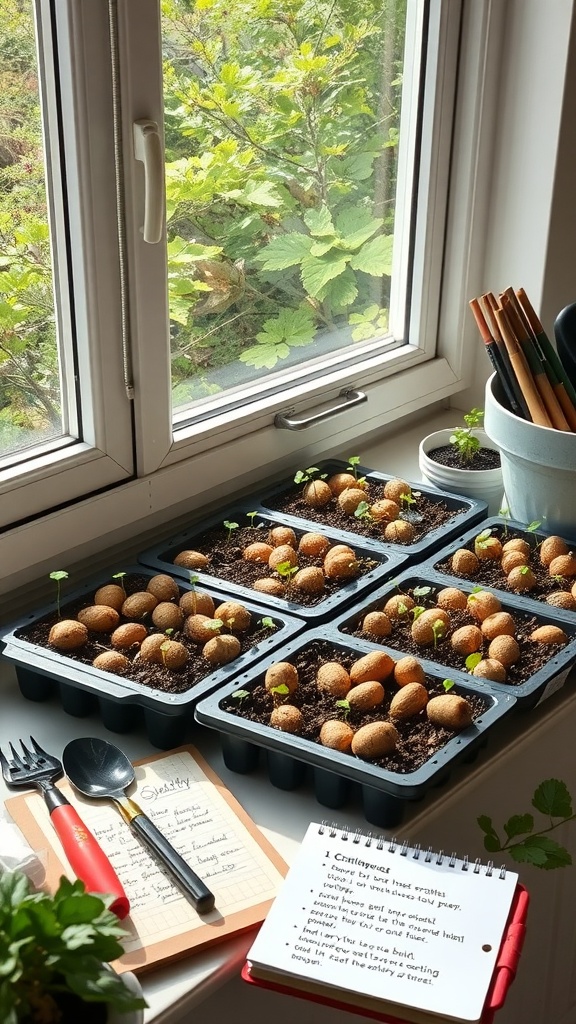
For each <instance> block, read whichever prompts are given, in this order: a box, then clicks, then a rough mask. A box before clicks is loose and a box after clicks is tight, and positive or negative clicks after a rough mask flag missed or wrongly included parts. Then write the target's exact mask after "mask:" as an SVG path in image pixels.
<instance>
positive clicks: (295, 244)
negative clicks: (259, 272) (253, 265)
mask: <svg viewBox="0 0 576 1024" xmlns="http://www.w3.org/2000/svg"><path fill="white" fill-rule="evenodd" d="M311 245H312V239H311V238H310V237H309V235H304V234H301V233H300V232H298V231H293V232H291V233H290V234H288V235H278V237H277V238H273V239H272V241H271V242H269V243H268V245H267V246H266V248H265V249H263V250H262V251H261V252H259V253H257V254H256V259H257V260H258V261H259V262H260V263H262V266H263V269H264V270H286V269H287V268H288V267H294V266H296V265H297V264H299V263H301V262H302V260H303V259H304V257H305V256H306V255H307V254H308V253H309V252H310V247H311Z"/></svg>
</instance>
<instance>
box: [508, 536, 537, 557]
mask: <svg viewBox="0 0 576 1024" xmlns="http://www.w3.org/2000/svg"><path fill="white" fill-rule="evenodd" d="M531 550H532V549H531V547H530V545H529V543H528V541H527V540H523V538H522V537H512V539H511V540H507V541H505V542H504V544H503V545H502V554H503V555H506V554H508V552H509V551H520V552H522V554H523V555H524V556H525V558H524V561H526V560H527V559H528V558H529V557H530V551H531Z"/></svg>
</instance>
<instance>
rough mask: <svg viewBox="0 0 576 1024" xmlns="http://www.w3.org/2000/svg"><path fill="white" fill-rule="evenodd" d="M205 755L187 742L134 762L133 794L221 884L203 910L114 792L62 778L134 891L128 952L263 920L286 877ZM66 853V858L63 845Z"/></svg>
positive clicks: (194, 940)
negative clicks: (102, 794)
mask: <svg viewBox="0 0 576 1024" xmlns="http://www.w3.org/2000/svg"><path fill="white" fill-rule="evenodd" d="M200 762H202V759H201V758H200V757H199V755H197V754H196V753H195V755H194V756H192V754H191V753H190V751H189V750H188V749H184V750H181V751H176V752H171V753H170V754H169V755H159V756H158V757H157V758H155V759H152V760H151V761H150V762H148V763H146V764H142V765H141V766H139V767H137V768H136V783H135V786H132V787H131V788H130V790H129V795H130V796H132V798H133V799H134V800H135V801H136V802H137V803H138V804H139V805H140V807H141V808H142V810H143V811H144V813H145V814H147V815H148V816H149V817H150V818H151V819H152V821H153V822H154V823H155V825H156V826H157V827H158V828H159V829H160V830H161V831H162V832H163V833H164V835H165V836H166V837H167V839H169V841H170V842H171V843H172V845H173V846H174V847H175V849H176V850H177V851H178V853H180V855H181V856H182V857H184V859H185V860H186V861H187V862H188V863H189V864H190V865H191V867H193V868H194V870H195V871H196V873H197V874H198V875H200V877H201V878H202V879H203V880H204V881H205V882H206V883H207V885H208V886H209V887H210V888H211V889H212V891H213V892H214V894H215V897H216V903H215V908H214V910H213V911H211V912H210V913H209V914H203V915H201V916H200V915H199V914H197V913H196V911H195V910H194V909H193V907H192V906H191V905H190V903H189V902H188V901H187V900H186V898H185V897H184V896H182V895H181V893H180V891H179V890H178V889H177V888H176V887H175V885H174V883H173V882H172V881H171V879H170V877H169V876H168V875H167V874H165V873H164V871H163V869H162V868H161V867H160V866H159V865H158V864H157V863H156V861H155V860H154V859H153V857H152V855H151V854H150V853H149V852H148V850H147V848H146V847H145V846H143V845H142V844H141V843H140V841H139V840H138V838H137V837H135V836H134V835H133V833H132V831H131V830H130V828H129V826H128V825H127V824H126V822H125V821H124V820H123V818H122V817H121V815H120V812H119V811H118V809H117V808H116V807H115V806H114V804H113V803H112V802H111V801H109V800H89V799H87V798H84V797H81V796H79V795H78V794H77V793H76V792H75V791H73V790H71V788H70V787H68V786H63V787H62V788H64V789H65V791H66V795H67V796H68V798H69V799H70V802H71V803H73V804H74V805H75V806H76V807H77V809H78V811H79V813H80V815H81V817H82V818H83V819H84V821H85V822H86V824H87V825H88V827H89V828H90V830H91V831H92V832H93V834H94V835H95V836H96V838H97V840H98V842H99V843H100V845H101V846H102V848H103V850H104V851H105V853H106V854H107V856H108V857H109V859H110V861H111V862H112V864H113V866H114V868H115V870H116V872H117V874H118V876H119V878H120V879H121V881H122V883H123V885H124V888H125V891H126V895H127V896H128V898H129V900H130V907H131V910H130V916H129V917H128V918H126V919H125V921H123V925H124V927H126V929H127V931H128V932H129V936H128V938H127V939H125V940H124V947H125V950H126V954H127V956H128V957H129V955H130V954H131V953H133V952H134V951H136V950H140V949H142V948H143V947H146V946H148V945H149V944H150V943H153V944H154V945H155V946H157V945H158V944H161V943H164V942H168V943H169V942H171V941H172V940H174V939H175V938H176V937H178V936H180V937H185V938H186V941H188V944H189V946H196V945H204V944H207V942H210V941H215V939H216V938H220V937H225V935H226V934H231V933H233V932H234V931H240V930H242V929H243V928H246V927H250V926H251V925H252V924H257V923H259V921H261V920H263V918H264V916H265V914H266V911H267V909H268V905H269V901H271V900H272V899H273V898H274V897H275V895H276V893H277V891H278V889H279V886H280V884H281V882H282V880H283V874H284V868H285V865H284V864H283V862H282V861H281V859H280V858H279V857H278V855H277V854H276V853H275V851H273V849H272V847H270V845H269V844H268V843H267V842H266V840H265V839H264V837H263V836H262V835H261V834H260V833H259V832H258V830H257V829H256V828H255V826H254V824H253V823H252V822H251V821H250V819H249V818H248V817H247V815H246V814H245V812H244V811H243V810H242V808H241V807H240V805H239V804H237V802H236V801H235V799H234V798H233V797H232V795H231V794H230V793H229V792H228V791H227V790H226V789H225V788H224V787H223V785H222V783H220V780H219V779H217V778H216V776H214V775H213V773H212V772H211V771H210V769H209V768H208V766H207V765H205V764H204V763H203V762H202V763H200ZM207 772H208V773H209V774H207ZM25 799H26V801H27V803H28V808H29V811H30V813H31V814H32V815H33V817H34V819H35V821H36V823H37V825H38V826H39V827H40V828H41V830H42V832H43V834H44V835H45V836H46V837H47V838H48V837H51V842H56V843H57V842H58V840H57V838H56V837H54V836H53V830H52V827H51V825H50V823H49V819H48V813H47V810H46V807H45V805H44V802H43V801H42V799H41V798H40V797H39V795H37V794H30V795H28V796H27V797H26V798H25ZM58 854H59V857H60V860H61V861H64V855H63V853H62V851H61V850H59V851H58ZM258 908H260V910H258ZM194 933H198V934H197V935H195V934H194ZM200 933H201V934H200ZM207 933H208V934H207ZM123 960H124V958H123ZM132 966H134V964H132Z"/></svg>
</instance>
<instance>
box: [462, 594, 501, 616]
mask: <svg viewBox="0 0 576 1024" xmlns="http://www.w3.org/2000/svg"><path fill="white" fill-rule="evenodd" d="M467 605H468V611H469V612H470V614H471V615H472V617H473V618H475V619H478V620H479V622H483V621H484V619H487V618H488V616H489V615H494V613H495V612H499V611H501V609H502V605H501V603H500V601H499V600H498V598H497V597H496V595H495V594H491V593H490V591H489V590H479V591H478V592H477V593H476V594H469V595H468V601H467Z"/></svg>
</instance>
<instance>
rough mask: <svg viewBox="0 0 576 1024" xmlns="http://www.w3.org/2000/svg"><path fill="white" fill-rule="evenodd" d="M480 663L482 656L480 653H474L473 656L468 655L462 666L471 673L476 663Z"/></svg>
mask: <svg viewBox="0 0 576 1024" xmlns="http://www.w3.org/2000/svg"><path fill="white" fill-rule="evenodd" d="M480 661H482V655H481V654H480V651H475V653H474V654H469V655H468V657H467V658H466V661H465V662H464V664H465V665H466V668H467V669H468V671H469V672H473V671H474V669H475V668H476V665H477V664H478V662H480Z"/></svg>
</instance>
